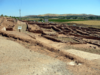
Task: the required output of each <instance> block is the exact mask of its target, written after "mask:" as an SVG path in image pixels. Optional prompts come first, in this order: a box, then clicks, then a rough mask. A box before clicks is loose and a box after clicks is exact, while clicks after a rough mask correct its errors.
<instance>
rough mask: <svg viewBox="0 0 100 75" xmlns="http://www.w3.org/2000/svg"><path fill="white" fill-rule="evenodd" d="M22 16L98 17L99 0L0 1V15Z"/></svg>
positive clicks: (99, 10)
mask: <svg viewBox="0 0 100 75" xmlns="http://www.w3.org/2000/svg"><path fill="white" fill-rule="evenodd" d="M19 9H21V10H22V11H21V13H22V16H26V15H39V14H47V13H51V14H94V15H100V0H0V15H1V14H4V15H8V16H19Z"/></svg>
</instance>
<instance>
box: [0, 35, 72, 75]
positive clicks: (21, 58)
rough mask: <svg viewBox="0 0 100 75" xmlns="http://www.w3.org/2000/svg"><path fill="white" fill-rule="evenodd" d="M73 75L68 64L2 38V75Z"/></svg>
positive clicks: (0, 61) (0, 46)
mask: <svg viewBox="0 0 100 75" xmlns="http://www.w3.org/2000/svg"><path fill="white" fill-rule="evenodd" d="M66 74H67V75H72V74H71V73H70V72H69V71H68V70H66V64H65V63H64V62H61V61H60V60H57V59H55V58H52V57H49V56H47V55H44V54H40V53H37V52H34V51H30V50H29V49H26V48H25V47H23V46H21V45H20V44H18V43H16V42H13V41H10V40H6V39H4V38H2V37H1V36H0V75H66Z"/></svg>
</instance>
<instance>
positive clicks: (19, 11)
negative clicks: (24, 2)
mask: <svg viewBox="0 0 100 75" xmlns="http://www.w3.org/2000/svg"><path fill="white" fill-rule="evenodd" d="M19 15H20V19H21V9H19Z"/></svg>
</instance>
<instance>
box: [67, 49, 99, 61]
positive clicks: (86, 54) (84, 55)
mask: <svg viewBox="0 0 100 75" xmlns="http://www.w3.org/2000/svg"><path fill="white" fill-rule="evenodd" d="M66 51H67V52H69V53H71V54H74V55H77V56H79V57H81V58H84V59H87V60H95V59H100V55H98V54H93V53H89V52H84V51H80V50H75V49H69V50H66Z"/></svg>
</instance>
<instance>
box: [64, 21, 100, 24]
mask: <svg viewBox="0 0 100 75" xmlns="http://www.w3.org/2000/svg"><path fill="white" fill-rule="evenodd" d="M66 23H77V24H86V25H100V20H87V21H70V22H66Z"/></svg>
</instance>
